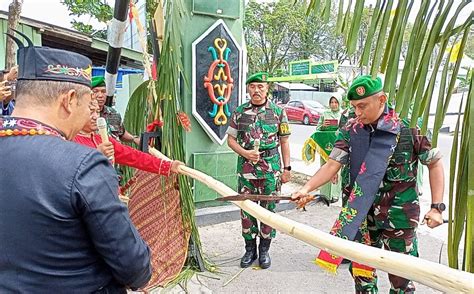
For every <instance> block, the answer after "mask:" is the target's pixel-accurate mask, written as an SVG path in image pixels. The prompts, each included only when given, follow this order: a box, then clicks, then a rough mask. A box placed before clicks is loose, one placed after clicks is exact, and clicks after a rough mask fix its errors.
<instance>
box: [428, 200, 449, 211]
mask: <svg viewBox="0 0 474 294" xmlns="http://www.w3.org/2000/svg"><path fill="white" fill-rule="evenodd" d="M431 208H436V209H437V210H438V211H439V212H443V211H445V210H446V204H444V203H443V202H441V203H433V204H431Z"/></svg>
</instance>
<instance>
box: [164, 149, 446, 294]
mask: <svg viewBox="0 0 474 294" xmlns="http://www.w3.org/2000/svg"><path fill="white" fill-rule="evenodd" d="M301 148H302V144H298V143H293V144H291V147H290V150H291V165H292V169H293V171H292V181H291V182H290V183H287V184H284V185H283V186H282V194H290V193H292V192H293V191H296V190H297V189H298V188H299V187H300V186H301V185H303V184H304V183H305V182H306V181H307V180H308V179H309V177H310V176H311V175H313V174H314V173H315V171H316V170H317V169H318V167H319V160H318V159H316V162H314V163H312V164H311V165H306V164H305V163H304V162H303V161H302V160H301V159H300V158H301ZM445 159H446V155H445ZM447 160H449V156H447ZM425 178H426V181H425V185H424V187H423V189H424V190H425V191H429V184H428V180H427V179H428V175H427V172H426V173H425ZM426 189H428V190H426ZM428 195H429V193H428ZM425 198H427V199H425ZM445 199H446V198H445ZM420 203H421V205H422V213H425V212H426V211H427V210H428V207H429V203H430V199H429V197H423V199H421V200H420ZM340 208H341V202H338V203H334V204H332V205H331V206H330V207H323V206H322V205H321V204H316V205H310V206H308V207H307V211H305V212H303V211H299V210H296V209H294V205H293V204H292V203H279V204H278V205H277V212H276V213H278V214H280V215H283V216H284V217H287V218H289V219H292V220H295V221H297V222H300V223H303V224H307V225H310V226H313V227H316V228H318V229H320V230H322V231H326V232H329V230H330V228H331V226H332V224H333V222H334V220H335V219H336V217H337V215H338V213H339V211H340ZM239 211H240V210H239V208H238V207H237V206H235V205H228V206H221V207H210V208H202V209H198V210H197V211H196V219H197V223H198V226H199V233H200V237H201V243H202V248H203V255H204V256H205V258H207V259H208V260H209V261H210V262H212V263H213V264H214V265H215V266H216V271H215V272H213V273H211V272H203V273H197V274H196V275H195V276H194V277H193V278H192V279H191V280H190V281H188V283H187V284H186V285H178V286H176V287H174V288H172V289H161V290H158V291H156V292H164V293H354V288H353V280H352V277H351V276H350V274H349V271H348V265H341V267H340V269H339V272H338V274H337V275H331V274H328V273H326V272H324V271H323V270H321V269H320V268H319V267H318V266H316V265H315V264H314V263H313V261H314V259H315V257H316V255H317V254H318V252H319V249H318V248H315V247H312V246H310V245H308V244H306V243H304V242H302V241H299V240H297V239H294V238H293V237H290V236H288V235H285V234H282V233H279V232H277V237H276V239H275V240H274V241H273V242H272V245H271V249H270V255H271V257H272V266H271V267H270V268H269V269H266V270H262V269H260V268H259V267H258V266H257V265H258V262H256V263H255V264H254V265H255V266H254V267H250V268H247V269H244V270H242V269H241V268H240V266H239V264H240V257H241V256H242V255H243V253H244V242H243V238H242V237H241V227H240V220H239ZM442 227H443V228H436V229H434V230H431V229H428V228H427V227H426V226H420V227H419V230H418V237H419V251H420V258H423V259H426V260H430V261H433V262H437V263H442V264H447V253H446V251H447V250H446V244H445V240H446V236H447V232H446V226H442ZM378 273H379V291H380V293H388V291H389V289H390V284H389V281H388V277H387V274H386V273H384V272H382V271H378ZM416 287H417V292H418V293H441V292H438V291H436V290H433V289H431V288H429V287H427V286H424V285H422V284H420V283H416Z"/></svg>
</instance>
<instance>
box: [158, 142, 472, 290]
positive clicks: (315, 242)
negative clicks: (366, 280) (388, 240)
mask: <svg viewBox="0 0 474 294" xmlns="http://www.w3.org/2000/svg"><path fill="white" fill-rule="evenodd" d="M149 152H150V154H152V155H154V156H156V157H160V158H163V159H168V158H167V157H166V156H164V155H163V154H162V153H160V152H159V151H158V150H156V149H154V148H152V147H150V148H149ZM179 173H181V174H183V175H186V176H189V177H191V178H193V179H196V180H198V181H200V182H202V183H204V184H206V185H207V186H208V187H209V188H211V189H213V190H215V191H216V192H217V193H219V194H220V195H222V196H230V195H236V194H237V192H235V191H234V190H232V189H231V188H230V187H228V186H226V185H225V184H223V183H221V182H219V181H217V180H216V179H214V178H212V177H210V176H208V175H206V174H204V173H202V172H200V171H197V170H194V169H192V168H190V167H187V166H184V165H183V166H180V168H179ZM232 203H233V204H235V205H237V206H239V207H240V208H242V209H243V210H245V211H247V212H248V213H250V214H251V215H253V216H254V217H256V218H258V219H259V220H260V221H262V222H264V223H266V224H267V225H270V226H271V227H273V228H275V229H277V230H279V231H280V232H283V233H285V234H287V235H290V236H292V237H294V238H296V239H298V240H301V241H303V242H305V243H307V244H310V245H312V246H315V247H317V248H320V249H323V250H326V251H328V252H329V253H331V254H334V255H338V256H343V257H345V258H347V259H350V260H353V261H357V262H359V263H362V264H365V265H368V266H371V267H374V268H377V269H381V270H383V271H386V272H388V273H391V274H394V275H397V276H400V277H404V278H406V279H410V280H413V281H416V282H419V283H422V284H424V285H427V286H429V287H431V288H434V289H437V290H440V291H443V292H448V293H453V292H455V293H460V292H461V293H474V282H473V281H474V274H471V273H467V272H463V271H460V270H455V269H452V268H450V267H447V266H445V265H442V264H439V263H435V262H431V261H427V260H424V259H421V258H417V257H414V256H410V255H405V254H400V253H396V252H391V251H387V250H383V249H379V248H375V247H370V246H366V245H363V244H360V243H356V242H352V241H348V240H344V239H341V238H338V237H335V236H333V235H330V234H328V233H326V232H323V231H320V230H318V229H315V228H312V227H310V226H307V225H304V224H300V223H298V222H295V221H293V220H290V219H287V218H285V217H283V216H281V215H278V214H275V213H272V212H270V211H268V210H266V209H265V208H263V207H261V206H259V205H258V204H256V203H255V202H252V201H250V200H245V201H232Z"/></svg>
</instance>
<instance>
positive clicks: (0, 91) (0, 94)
mask: <svg viewBox="0 0 474 294" xmlns="http://www.w3.org/2000/svg"><path fill="white" fill-rule="evenodd" d="M6 83H7V81H3V82H0V101H3V100H5V99H6V98H8V97H9V96H10V95H11V94H12V91H11V90H10V86H7V85H6Z"/></svg>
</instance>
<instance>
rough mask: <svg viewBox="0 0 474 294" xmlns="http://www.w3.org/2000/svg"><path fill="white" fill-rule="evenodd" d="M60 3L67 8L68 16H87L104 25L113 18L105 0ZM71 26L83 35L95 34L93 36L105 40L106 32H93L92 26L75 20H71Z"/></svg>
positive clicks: (67, 0)
mask: <svg viewBox="0 0 474 294" xmlns="http://www.w3.org/2000/svg"><path fill="white" fill-rule="evenodd" d="M61 3H62V4H64V5H66V6H67V8H68V9H69V11H70V13H69V15H71V16H77V17H80V16H83V15H89V16H92V17H93V18H95V19H96V20H97V21H99V22H101V23H104V24H105V23H106V22H107V21H109V20H111V19H112V17H113V11H112V7H110V5H108V4H107V2H106V1H105V0H102V1H101V0H82V1H77V0H61ZM71 24H72V27H73V28H74V29H75V30H78V31H80V32H83V33H85V34H88V35H92V34H93V33H95V36H98V37H101V38H104V39H106V38H107V31H106V30H100V31H96V32H95V31H94V28H93V27H92V25H89V24H85V23H83V22H81V21H78V20H76V19H73V20H72V21H71Z"/></svg>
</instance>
